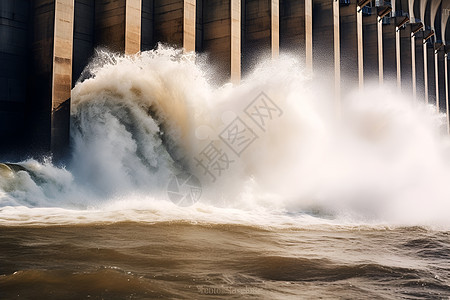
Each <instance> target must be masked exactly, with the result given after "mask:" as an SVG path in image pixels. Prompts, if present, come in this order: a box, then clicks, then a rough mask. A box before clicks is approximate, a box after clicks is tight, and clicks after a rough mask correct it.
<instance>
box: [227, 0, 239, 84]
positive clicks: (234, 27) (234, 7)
mask: <svg viewBox="0 0 450 300" xmlns="http://www.w3.org/2000/svg"><path fill="white" fill-rule="evenodd" d="M230 5H231V82H233V83H235V84H237V83H239V82H240V80H241V0H231V3H230Z"/></svg>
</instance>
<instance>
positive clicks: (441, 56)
mask: <svg viewBox="0 0 450 300" xmlns="http://www.w3.org/2000/svg"><path fill="white" fill-rule="evenodd" d="M444 50H445V49H444V47H443V44H439V46H438V47H437V50H436V52H435V58H436V60H437V66H436V71H435V72H436V74H437V77H436V82H437V84H436V90H437V92H436V93H437V96H436V98H437V97H439V110H440V111H441V112H445V111H446V110H447V107H446V106H447V102H446V97H445V66H444V64H445V63H444V61H445V51H444Z"/></svg>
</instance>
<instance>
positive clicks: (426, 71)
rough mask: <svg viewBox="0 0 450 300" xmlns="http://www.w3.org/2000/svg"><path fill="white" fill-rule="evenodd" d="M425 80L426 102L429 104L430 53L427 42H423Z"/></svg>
mask: <svg viewBox="0 0 450 300" xmlns="http://www.w3.org/2000/svg"><path fill="white" fill-rule="evenodd" d="M423 81H424V83H425V102H426V103H427V104H428V101H429V99H428V54H427V43H426V41H425V42H424V43H423Z"/></svg>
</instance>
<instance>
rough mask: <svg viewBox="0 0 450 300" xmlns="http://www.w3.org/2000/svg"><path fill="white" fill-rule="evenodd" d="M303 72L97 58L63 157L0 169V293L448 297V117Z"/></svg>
mask: <svg viewBox="0 0 450 300" xmlns="http://www.w3.org/2000/svg"><path fill="white" fill-rule="evenodd" d="M302 70H303V67H302V64H301V62H299V61H298V60H296V59H294V58H292V57H290V56H285V57H281V58H280V59H279V60H276V61H266V62H262V63H261V64H260V65H258V66H257V67H256V69H255V71H254V72H253V73H252V74H251V75H249V76H248V77H246V78H245V79H244V80H243V82H242V83H241V84H240V85H239V86H233V85H231V84H226V85H224V86H220V87H217V86H215V85H213V84H212V83H211V82H214V77H213V76H214V75H213V74H214V72H211V71H210V70H209V68H208V66H207V65H206V63H204V58H202V57H195V56H194V55H193V54H182V52H181V51H179V50H175V49H172V48H165V47H160V48H159V50H155V51H149V52H143V53H141V54H139V55H137V56H132V57H128V56H126V57H124V56H116V55H113V54H110V53H106V52H99V53H98V55H97V57H96V58H95V59H94V60H93V61H92V63H91V64H90V65H89V66H88V68H87V69H86V70H85V72H84V74H83V75H82V79H83V80H80V82H79V83H78V84H77V85H76V86H75V88H74V89H73V91H72V119H71V138H72V156H71V159H70V161H68V162H67V164H66V167H65V168H58V167H55V166H53V165H52V163H51V162H50V160H48V161H41V162H38V161H36V160H31V159H30V160H28V161H24V162H21V163H17V164H0V206H1V207H0V226H1V227H0V232H1V235H0V247H1V249H2V251H1V254H0V262H1V263H0V274H1V275H0V296H3V295H4V296H5V297H7V298H12V297H17V296H18V295H19V296H25V297H33V296H35V295H37V294H40V295H43V296H46V297H47V298H48V297H50V298H52V297H53V298H81V297H88V296H90V297H94V298H102V297H106V298H124V297H130V298H154V297H163V298H167V297H168V298H203V297H205V298H207V297H210V296H217V297H224V296H230V297H248V298H258V299H260V298H271V299H273V298H295V299H298V298H302V297H303V298H315V297H319V296H320V297H326V298H335V297H349V298H364V297H367V298H377V297H378V298H398V297H404V298H414V297H416V298H423V297H430V298H436V297H437V298H448V297H449V296H450V287H449V284H450V261H449V259H450V239H449V230H450V189H449V188H448V183H449V182H450V143H449V139H448V137H446V136H444V135H442V134H440V131H441V130H442V126H443V121H444V117H443V116H440V115H437V114H436V113H435V109H434V108H433V107H427V106H426V105H424V104H421V103H413V102H412V101H411V100H410V99H407V98H406V97H405V96H402V95H399V94H396V92H395V90H394V89H393V88H391V87H389V86H387V85H386V86H385V87H383V88H382V89H380V88H370V87H367V88H366V89H365V91H364V93H357V92H354V93H353V92H349V91H345V92H344V97H343V99H342V105H341V109H340V110H341V111H340V114H339V115H340V116H341V117H336V109H335V107H336V105H335V99H334V97H333V96H332V88H330V85H329V84H327V83H326V81H321V80H319V79H317V78H312V77H310V76H309V74H307V73H305V72H304V71H302ZM177 176H178V177H177ZM189 178H191V179H195V180H193V181H192V180H191V181H188V182H187V183H186V182H185V180H187V179H189ZM177 179H178V181H177ZM184 183H186V184H184ZM183 184H184V185H183ZM180 199H181V200H180ZM179 200H180V201H181V203H179V202H180V201H179ZM186 201H187V202H186ZM174 202H175V203H178V204H179V205H176V204H175V203H174ZM194 202H195V203H194ZM193 203H194V204H193ZM188 204H189V205H188ZM190 204H193V205H190Z"/></svg>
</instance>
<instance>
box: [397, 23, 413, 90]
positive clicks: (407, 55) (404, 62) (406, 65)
mask: <svg viewBox="0 0 450 300" xmlns="http://www.w3.org/2000/svg"><path fill="white" fill-rule="evenodd" d="M400 45H401V46H400V49H401V50H400V64H401V82H400V84H401V90H402V92H403V93H404V94H407V95H408V96H411V97H412V94H413V91H412V73H411V70H412V58H411V24H405V25H404V26H402V27H401V29H400Z"/></svg>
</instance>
